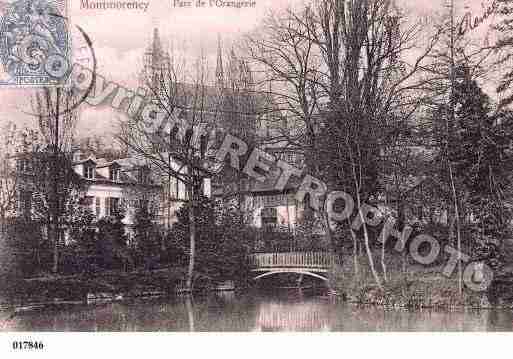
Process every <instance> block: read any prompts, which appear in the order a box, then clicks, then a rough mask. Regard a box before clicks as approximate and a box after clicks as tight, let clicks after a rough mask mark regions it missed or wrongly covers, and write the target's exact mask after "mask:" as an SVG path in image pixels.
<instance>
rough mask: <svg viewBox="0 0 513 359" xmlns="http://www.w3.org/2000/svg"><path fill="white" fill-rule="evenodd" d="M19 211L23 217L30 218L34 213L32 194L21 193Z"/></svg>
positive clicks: (27, 192)
mask: <svg viewBox="0 0 513 359" xmlns="http://www.w3.org/2000/svg"><path fill="white" fill-rule="evenodd" d="M19 210H20V212H21V215H22V216H23V217H30V215H31V213H32V192H29V191H21V192H20V203H19Z"/></svg>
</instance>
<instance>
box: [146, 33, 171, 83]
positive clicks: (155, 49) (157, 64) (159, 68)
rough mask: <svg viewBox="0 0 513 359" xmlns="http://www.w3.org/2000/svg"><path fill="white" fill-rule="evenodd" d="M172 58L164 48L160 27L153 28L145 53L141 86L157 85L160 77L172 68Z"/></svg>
mask: <svg viewBox="0 0 513 359" xmlns="http://www.w3.org/2000/svg"><path fill="white" fill-rule="evenodd" d="M170 66H171V60H170V57H169V54H168V53H167V52H166V51H165V50H164V47H163V46H162V42H161V39H160V34H159V29H158V28H154V29H153V35H152V38H151V41H150V44H149V46H148V47H147V50H146V52H145V53H144V69H143V73H142V76H141V86H142V87H147V86H151V87H154V86H157V85H158V84H159V81H158V79H159V78H160V77H161V76H162V75H163V74H165V73H166V72H168V71H169V70H170Z"/></svg>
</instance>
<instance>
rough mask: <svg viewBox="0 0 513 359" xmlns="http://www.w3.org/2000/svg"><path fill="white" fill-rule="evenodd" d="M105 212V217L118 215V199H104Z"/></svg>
mask: <svg viewBox="0 0 513 359" xmlns="http://www.w3.org/2000/svg"><path fill="white" fill-rule="evenodd" d="M105 212H106V213H105V214H106V215H107V216H115V215H116V214H119V198H112V197H107V198H105Z"/></svg>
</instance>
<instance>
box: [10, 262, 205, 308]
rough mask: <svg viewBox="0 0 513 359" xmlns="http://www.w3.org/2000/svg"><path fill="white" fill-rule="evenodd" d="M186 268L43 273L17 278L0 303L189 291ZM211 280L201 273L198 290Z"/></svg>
mask: <svg viewBox="0 0 513 359" xmlns="http://www.w3.org/2000/svg"><path fill="white" fill-rule="evenodd" d="M185 278H186V270H185V269H184V268H179V267H172V268H162V269H158V270H151V271H150V270H137V271H133V272H121V271H106V272H99V273H94V274H93V273H85V274H78V275H70V276H54V275H42V276H38V277H36V278H27V279H18V280H16V281H15V282H12V283H10V286H9V287H4V288H3V290H2V293H1V296H0V298H1V300H0V306H4V307H5V306H14V307H24V306H27V307H30V306H34V305H35V306H37V305H43V304H48V305H50V304H53V303H54V304H64V305H66V304H75V303H86V304H91V303H102V302H111V301H116V300H121V299H125V298H140V297H155V296H168V295H173V294H176V293H184V292H186V291H187V290H186V288H185ZM210 285H211V281H210V279H209V278H208V277H206V276H204V275H202V274H200V273H198V274H196V276H195V288H194V290H195V291H203V290H206V289H208V288H209V286H210Z"/></svg>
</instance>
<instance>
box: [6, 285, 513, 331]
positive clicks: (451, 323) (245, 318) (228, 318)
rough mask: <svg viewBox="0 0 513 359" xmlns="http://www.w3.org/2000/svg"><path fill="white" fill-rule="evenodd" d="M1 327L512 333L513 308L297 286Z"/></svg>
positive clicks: (12, 321) (65, 314) (85, 309)
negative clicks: (380, 301)
mask: <svg viewBox="0 0 513 359" xmlns="http://www.w3.org/2000/svg"><path fill="white" fill-rule="evenodd" d="M0 330H1V331H512V330H513V313H512V312H511V311H506V310H503V311H498V310H494V311H487V310H483V311H457V312H434V311H414V312H409V311H395V310H394V311H385V310H383V309H382V308H379V307H356V306H353V305H348V304H346V303H343V302H341V301H339V300H336V299H334V298H331V297H322V296H311V295H308V294H305V293H301V292H299V291H293V292H285V293H281V294H279V295H276V294H267V295H262V294H258V295H257V294H256V293H251V294H247V295H235V294H234V293H229V292H224V293H218V294H217V295H211V296H208V297H199V298H198V297H195V298H194V299H193V298H191V297H184V298H177V299H160V300H145V301H134V302H120V303H112V304H105V305H101V306H79V307H76V306H75V307H68V308H59V309H53V310H44V311H34V312H29V313H24V314H18V315H16V316H14V317H9V316H7V315H2V316H0Z"/></svg>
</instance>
